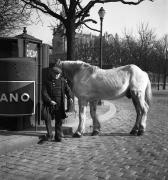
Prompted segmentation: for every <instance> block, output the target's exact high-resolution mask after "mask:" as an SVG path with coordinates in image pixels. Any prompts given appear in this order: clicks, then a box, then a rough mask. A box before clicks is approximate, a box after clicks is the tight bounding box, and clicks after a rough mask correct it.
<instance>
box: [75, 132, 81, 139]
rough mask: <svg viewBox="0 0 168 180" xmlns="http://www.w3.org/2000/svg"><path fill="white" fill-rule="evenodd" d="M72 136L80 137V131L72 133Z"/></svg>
mask: <svg viewBox="0 0 168 180" xmlns="http://www.w3.org/2000/svg"><path fill="white" fill-rule="evenodd" d="M73 137H74V138H80V137H82V134H81V133H80V132H76V133H75V134H73Z"/></svg>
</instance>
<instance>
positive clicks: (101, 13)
mask: <svg viewBox="0 0 168 180" xmlns="http://www.w3.org/2000/svg"><path fill="white" fill-rule="evenodd" d="M105 13H106V11H105V10H104V8H103V7H101V8H100V9H99V12H98V14H99V17H100V18H102V19H103V18H104V15H105Z"/></svg>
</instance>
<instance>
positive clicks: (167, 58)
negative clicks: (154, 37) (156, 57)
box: [162, 34, 168, 90]
mask: <svg viewBox="0 0 168 180" xmlns="http://www.w3.org/2000/svg"><path fill="white" fill-rule="evenodd" d="M162 44H163V46H162V47H163V54H164V65H163V89H164V90H165V89H166V79H167V75H168V72H167V71H168V35H167V34H166V35H165V36H164V37H163V39H162Z"/></svg>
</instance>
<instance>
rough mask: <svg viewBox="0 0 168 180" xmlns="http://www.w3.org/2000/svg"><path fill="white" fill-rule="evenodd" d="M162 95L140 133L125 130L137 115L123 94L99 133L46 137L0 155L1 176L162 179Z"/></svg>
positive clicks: (166, 156)
mask: <svg viewBox="0 0 168 180" xmlns="http://www.w3.org/2000/svg"><path fill="white" fill-rule="evenodd" d="M167 99H168V98H167ZM167 99H166V98H162V97H154V103H153V106H152V108H151V111H150V112H149V116H148V121H147V132H146V134H145V135H144V136H142V137H134V136H130V135H129V132H130V130H131V128H132V127H133V125H134V123H135V117H136V114H135V110H134V107H133V105H132V102H131V101H130V100H128V99H126V98H124V99H121V100H115V101H113V103H114V104H115V106H116V107H117V112H116V115H115V116H113V117H112V118H110V119H109V120H107V121H105V122H104V123H102V124H101V125H102V133H101V136H97V137H92V136H90V134H87V135H86V136H83V137H82V138H79V139H78V138H65V140H64V141H63V142H62V143H56V142H45V143H44V144H41V145H33V146H30V147H27V148H25V149H23V150H22V151H19V152H12V153H9V154H8V153H7V154H5V155H0V177H3V180H8V179H10V178H14V176H13V175H14V174H16V177H17V178H18V179H16V178H14V179H13V180H19V178H20V177H23V178H24V179H25V180H27V179H28V180H29V179H35V180H45V179H47V180H50V179H51V180H55V179H60V180H61V179H65V180H69V179H72V180H78V179H79V180H85V179H86V180H90V179H91V180H102V179H108V180H127V179H128V180H152V179H154V180H167V179H168V163H167V162H168V138H167V137H168V121H167V117H168V111H167V107H168V100H167ZM89 131H90V129H89V130H88V132H89ZM24 179H23V180H24ZM21 180H22V179H21Z"/></svg>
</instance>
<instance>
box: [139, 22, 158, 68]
mask: <svg viewBox="0 0 168 180" xmlns="http://www.w3.org/2000/svg"><path fill="white" fill-rule="evenodd" d="M138 34H139V40H138V43H139V61H140V63H141V64H140V65H141V66H142V68H143V69H144V70H145V71H147V70H148V69H147V67H148V66H147V65H148V62H147V60H148V58H147V57H148V56H149V54H150V53H151V50H152V48H153V45H154V42H155V38H156V36H155V33H154V31H153V30H152V29H150V28H149V25H148V24H144V23H142V24H141V25H140V26H139V28H138Z"/></svg>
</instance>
